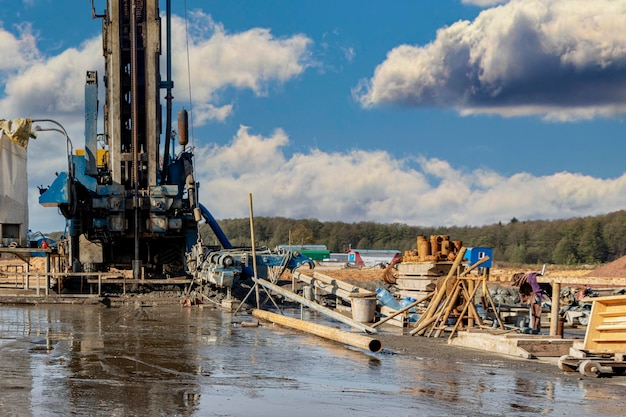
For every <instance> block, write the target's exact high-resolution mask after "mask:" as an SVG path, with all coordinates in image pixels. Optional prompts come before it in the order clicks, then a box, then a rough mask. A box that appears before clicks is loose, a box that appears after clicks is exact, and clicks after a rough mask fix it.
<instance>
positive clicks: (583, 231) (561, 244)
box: [200, 210, 626, 265]
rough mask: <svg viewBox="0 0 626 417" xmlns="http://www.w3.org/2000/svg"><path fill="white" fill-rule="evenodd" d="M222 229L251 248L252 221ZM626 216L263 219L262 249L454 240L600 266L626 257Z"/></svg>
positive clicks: (516, 257)
mask: <svg viewBox="0 0 626 417" xmlns="http://www.w3.org/2000/svg"><path fill="white" fill-rule="evenodd" d="M219 224H220V226H221V228H222V230H223V231H224V233H225V234H226V236H227V237H228V238H229V240H230V241H231V243H232V244H233V245H235V246H250V245H251V234H250V220H249V219H247V218H245V219H223V220H220V221H219ZM625 229H626V211H623V210H622V211H617V212H614V213H609V214H605V215H599V216H592V217H584V218H572V219H566V220H550V221H547V220H533V221H520V220H518V219H516V218H512V219H511V220H510V221H509V222H508V223H506V224H503V223H497V224H492V225H486V226H480V227H476V226H451V227H421V226H409V225H406V224H401V223H393V224H381V223H374V222H358V223H345V222H321V221H319V220H317V219H301V220H296V219H287V218H283V217H257V218H255V219H254V235H255V242H256V244H257V246H266V247H268V248H270V249H272V248H275V247H276V246H278V245H283V244H288V243H291V244H292V245H312V244H316V245H326V247H327V248H328V249H329V250H330V251H331V252H346V251H347V250H348V249H349V248H359V249H397V250H400V251H401V252H404V251H406V250H411V249H416V245H417V243H416V240H417V236H420V235H422V236H427V237H429V236H430V235H449V236H450V239H451V240H461V241H463V245H464V246H466V247H490V248H493V253H494V260H496V261H501V262H511V263H523V264H543V263H547V264H561V265H580V264H599V263H605V262H610V261H613V260H615V259H617V258H620V257H622V256H624V255H626V233H624V232H625ZM200 231H201V234H202V238H203V241H204V242H205V244H208V245H212V244H215V245H217V244H218V242H217V238H216V237H215V235H214V234H213V232H212V231H211V230H210V229H209V227H208V226H207V225H206V224H203V225H201V227H200Z"/></svg>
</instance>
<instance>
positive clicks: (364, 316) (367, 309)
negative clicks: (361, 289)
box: [352, 297, 376, 323]
mask: <svg viewBox="0 0 626 417" xmlns="http://www.w3.org/2000/svg"><path fill="white" fill-rule="evenodd" d="M375 314H376V298H375V297H364V298H356V297H354V298H352V319H353V320H356V321H358V322H360V323H371V322H373V321H374V316H375Z"/></svg>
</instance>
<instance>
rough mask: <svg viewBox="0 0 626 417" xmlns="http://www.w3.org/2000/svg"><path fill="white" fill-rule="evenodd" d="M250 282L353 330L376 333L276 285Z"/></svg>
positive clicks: (258, 280) (264, 282) (258, 281)
mask: <svg viewBox="0 0 626 417" xmlns="http://www.w3.org/2000/svg"><path fill="white" fill-rule="evenodd" d="M252 281H254V282H255V283H257V284H259V285H261V286H262V287H264V288H267V289H268V290H271V291H274V292H275V293H277V294H280V295H282V296H283V297H285V298H288V299H290V300H292V301H295V302H297V303H300V304H302V305H304V306H307V307H309V308H311V309H313V310H315V311H317V312H319V313H322V314H324V315H326V316H328V317H331V318H333V319H335V320H337V321H340V322H342V323H345V324H347V325H348V326H350V327H354V328H355V329H359V330H361V331H364V332H366V333H376V332H377V330H376V329H374V328H373V327H370V326H366V325H364V324H363V323H359V322H357V321H355V320H352V319H349V318H348V317H346V316H344V315H342V314H339V313H337V312H335V311H333V310H331V309H329V308H326V307H324V306H321V305H319V304H317V303H316V302H314V301H310V300H307V299H306V298H304V297H301V296H299V295H298V294H294V293H293V292H291V291H288V290H285V289H283V288H281V287H279V286H278V285H275V284H272V283H271V282H268V281H265V280H263V279H257V278H252Z"/></svg>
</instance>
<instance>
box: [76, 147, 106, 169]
mask: <svg viewBox="0 0 626 417" xmlns="http://www.w3.org/2000/svg"><path fill="white" fill-rule="evenodd" d="M76 155H77V156H85V150H84V149H76ZM108 159H109V151H107V150H106V149H98V150H97V151H96V166H97V167H98V168H104V166H105V165H106V162H107V160H108Z"/></svg>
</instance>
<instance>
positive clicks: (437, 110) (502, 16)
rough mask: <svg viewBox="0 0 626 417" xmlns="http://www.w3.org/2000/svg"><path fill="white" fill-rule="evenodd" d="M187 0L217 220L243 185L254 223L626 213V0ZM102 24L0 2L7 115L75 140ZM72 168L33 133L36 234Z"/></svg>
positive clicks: (2, 100) (234, 210)
mask: <svg viewBox="0 0 626 417" xmlns="http://www.w3.org/2000/svg"><path fill="white" fill-rule="evenodd" d="M95 4H96V9H97V11H98V12H99V13H101V12H102V11H103V10H104V8H105V6H106V2H105V1H104V0H96V2H95ZM184 4H185V2H183V1H175V2H174V5H173V12H174V15H175V18H174V21H173V24H172V29H173V36H174V44H175V48H176V49H175V51H174V78H175V89H174V96H175V105H176V107H177V108H180V107H183V106H184V107H185V108H187V109H190V108H191V110H192V120H193V122H194V127H193V133H194V140H193V144H194V146H195V149H196V152H195V153H196V165H197V166H196V171H197V177H198V178H197V179H198V180H199V181H200V184H201V188H200V197H201V200H202V202H203V204H204V205H206V206H207V207H208V208H209V209H210V210H211V211H212V212H213V214H214V215H215V217H216V218H218V219H222V218H234V217H246V216H247V215H248V205H247V198H248V193H252V194H253V197H254V206H255V215H259V216H284V217H293V218H317V219H320V220H322V221H325V220H328V221H336V220H339V221H345V222H357V221H363V220H366V221H375V222H383V223H392V222H401V223H407V224H412V225H424V226H430V225H482V224H491V223H496V222H499V221H501V222H508V221H509V220H510V219H511V218H513V217H516V218H518V219H521V220H534V219H557V218H569V217H579V216H588V215H596V214H602V213H608V212H611V211H615V210H620V209H623V208H624V207H625V206H626V192H625V191H626V175H624V156H623V155H625V154H626V152H625V151H626V149H625V148H626V141H624V139H623V137H624V136H625V132H624V123H623V119H624V114H625V113H626V35H625V34H624V33H623V28H624V27H626V1H623V0H619V1H611V0H594V1H593V2H590V1H585V0H532V1H531V0H523V1H520V0H512V1H493V0H471V1H470V0H466V1H461V0H438V1H424V0H423V1H415V0H406V1H404V0H396V1H394V2H379V1H367V0H361V1H352V0H343V1H340V2H336V1H326V0H318V1H315V2H313V1H286V0H284V1H279V0H275V1H252V0H250V1H225V0H224V1H211V2H206V1H201V0H187V1H186V5H187V10H186V11H185V9H184V7H183V6H184ZM161 9H162V11H165V2H164V1H162V2H161ZM185 15H186V16H187V18H188V21H187V24H185V21H184V17H185ZM185 27H187V28H188V29H189V32H188V38H189V39H190V44H189V60H188V57H187V55H186V51H187V45H186V43H185V39H186V34H185ZM100 29H101V25H100V21H99V20H92V19H91V2H90V1H89V0H81V1H78V0H73V1H69V0H66V1H59V0H24V1H22V2H18V1H15V0H0V52H1V53H2V55H3V56H5V57H6V56H11V57H14V59H10V60H7V59H3V60H2V61H3V62H2V63H0V82H1V83H2V84H1V86H0V118H7V119H8V118H17V117H33V118H37V117H39V118H53V119H55V120H58V121H59V122H61V123H62V124H63V125H64V126H65V127H66V128H67V129H68V131H69V132H70V136H71V137H72V140H73V142H74V144H75V146H76V147H77V148H80V147H82V146H83V139H82V137H83V107H82V106H83V102H82V100H83V85H84V74H85V71H87V70H92V69H97V70H99V72H100V77H102V73H103V72H102V57H101V43H100V42H101V41H100ZM187 62H189V63H190V67H187ZM163 68H164V67H163ZM163 70H164V69H163ZM188 71H189V73H190V74H191V91H192V96H191V99H190V97H189V82H188V78H187V73H188ZM100 85H101V86H102V85H103V83H102V80H101V79H100ZM101 90H102V87H101ZM101 93H102V91H101ZM103 101H104V100H103V99H102V100H101V102H103ZM190 103H191V104H190ZM63 166H64V144H63V143H62V140H61V139H59V138H58V137H55V135H54V134H51V133H48V134H43V133H41V134H40V135H39V138H38V139H37V140H35V141H32V143H31V145H30V146H29V181H30V184H31V185H30V188H31V189H30V190H29V193H30V198H31V216H30V218H31V220H30V223H31V228H32V229H34V230H42V231H50V230H59V229H60V228H62V227H63V221H62V219H61V217H60V216H59V215H58V213H56V211H55V210H54V209H49V208H42V207H39V206H38V205H37V204H36V201H37V200H36V199H37V194H38V192H37V188H36V186H37V185H48V184H49V183H50V182H52V179H53V177H54V172H55V171H58V170H63Z"/></svg>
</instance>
